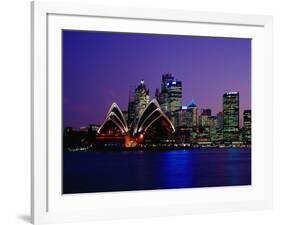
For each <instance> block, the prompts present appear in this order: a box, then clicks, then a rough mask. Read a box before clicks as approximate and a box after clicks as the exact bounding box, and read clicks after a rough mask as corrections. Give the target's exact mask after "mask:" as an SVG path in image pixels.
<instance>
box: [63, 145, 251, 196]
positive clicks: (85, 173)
mask: <svg viewBox="0 0 281 225" xmlns="http://www.w3.org/2000/svg"><path fill="white" fill-rule="evenodd" d="M237 185H251V149H250V148H229V149H227V148H218V149H215V148H204V149H192V150H169V151H119V152H101V151H96V152H94V151H84V152H83V151H79V152H67V151H65V152H64V153H63V193H64V194H70V193H91V192H111V191H133V190H154V189H171V188H199V187H216V186H237Z"/></svg>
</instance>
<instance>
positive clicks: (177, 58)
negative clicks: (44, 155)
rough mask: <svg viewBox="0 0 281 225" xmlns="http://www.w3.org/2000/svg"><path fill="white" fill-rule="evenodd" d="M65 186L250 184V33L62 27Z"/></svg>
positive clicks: (70, 190) (75, 189) (83, 189)
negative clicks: (193, 33)
mask: <svg viewBox="0 0 281 225" xmlns="http://www.w3.org/2000/svg"><path fill="white" fill-rule="evenodd" d="M62 45H63V49H62V62H63V71H62V85H63V91H62V99H63V112H62V119H63V124H62V133H63V134H62V137H63V146H62V148H63V149H62V154H63V166H62V175H63V181H62V183H63V190H62V192H63V194H74V193H94V192H114V191H137V190H158V189H177V188H203V187H220V186H239V185H251V39H248V38H228V37H205V36H188V35H167V34H146V33H122V32H102V31H78V30H63V31H62Z"/></svg>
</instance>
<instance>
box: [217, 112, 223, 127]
mask: <svg viewBox="0 0 281 225" xmlns="http://www.w3.org/2000/svg"><path fill="white" fill-rule="evenodd" d="M217 118H218V123H217V129H219V130H221V129H223V112H219V113H217Z"/></svg>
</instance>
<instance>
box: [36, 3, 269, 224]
mask: <svg viewBox="0 0 281 225" xmlns="http://www.w3.org/2000/svg"><path fill="white" fill-rule="evenodd" d="M120 20H122V21H123V22H122V23H119V22H120ZM104 21H106V22H104ZM108 21H109V22H108ZM116 21H118V24H119V25H117V23H116ZM135 22H136V23H138V24H137V25H138V26H135V25H136V24H135ZM114 23H116V24H114ZM148 23H149V26H146V24H148ZM150 24H151V25H150ZM156 24H157V25H159V24H161V26H165V27H167V31H166V33H167V32H168V33H175V34H177V33H178V32H181V31H180V30H182V26H189V32H191V34H193V35H194V34H196V35H200V34H201V35H206V34H208V35H214V36H225V35H226V36H231V37H244V36H245V37H251V38H253V40H254V48H253V52H252V54H253V55H252V56H253V62H252V66H253V74H254V76H253V81H252V88H253V90H252V98H253V100H252V108H253V109H256V110H254V111H255V113H254V115H253V133H254V135H253V147H252V148H253V149H254V150H255V149H256V151H255V152H256V153H255V154H253V158H252V160H253V165H252V171H253V179H254V180H253V185H252V186H251V187H226V188H224V187H223V188H203V189H200V188H199V189H196V190H194V189H181V190H169V191H166V190H161V191H138V192H134V191H133V192H130V193H127V192H122V193H120V192H117V193H109V194H102V193H101V194H99V193H97V194H77V195H70V196H67V197H66V196H62V194H61V193H60V190H61V189H60V188H61V186H60V180H61V171H58V170H60V167H61V153H60V151H56V150H57V148H58V147H60V146H61V145H60V144H61V140H59V139H60V138H61V136H60V134H61V131H60V130H59V129H56V126H57V124H59V125H60V124H61V123H60V122H61V121H60V118H57V116H56V115H58V114H57V113H60V111H61V108H60V106H59V105H60V104H61V99H60V97H59V95H60V91H61V89H60V87H61V81H60V78H59V75H60V71H61V67H60V65H59V64H60V60H61V59H60V53H61V52H60V51H61V50H60V43H59V38H60V36H59V35H60V32H59V31H60V30H61V29H67V28H69V27H71V28H74V29H92V27H93V26H95V27H99V26H101V27H100V29H109V30H117V31H118V30H122V29H123V30H126V29H131V30H134V31H135V32H137V31H138V30H141V29H144V27H146V28H145V29H151V31H155V32H157V30H155V29H154V28H155V26H156ZM171 24H172V26H171ZM161 26H160V27H161ZM114 27H115V28H114ZM158 32H159V33H161V30H159V31H158ZM272 42H273V40H272V17H271V16H259V15H240V14H227V13H210V12H190V11H184V10H166V9H150V8H131V7H108V6H102V5H91V4H78V3H62V2H44V1H35V2H32V49H31V52H32V65H31V67H32V125H31V127H32V150H31V152H32V154H31V155H32V157H31V162H32V173H31V179H32V180H31V182H32V198H31V214H32V216H31V218H32V222H33V223H34V224H42V223H53V222H56V223H58V222H71V221H88V220H105V219H115V218H116V219H117V218H135V217H153V216H165V215H185V214H189V213H205V212H225V211H237V210H255V209H269V208H272V205H273V100H272V99H273V65H272V64H273V63H272V62H273V44H272ZM56 99H57V100H56ZM265 104H266V107H265ZM265 110H266V113H265ZM265 143H266V144H265ZM58 174H60V175H58ZM192 196H193V197H192ZM198 196H201V197H200V198H199V197H198ZM187 199H189V201H190V202H189V201H187Z"/></svg>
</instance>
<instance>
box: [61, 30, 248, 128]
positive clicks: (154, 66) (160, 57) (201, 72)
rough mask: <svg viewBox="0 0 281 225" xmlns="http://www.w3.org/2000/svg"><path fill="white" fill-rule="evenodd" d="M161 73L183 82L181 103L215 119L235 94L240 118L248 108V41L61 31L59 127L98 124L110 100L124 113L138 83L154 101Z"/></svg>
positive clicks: (102, 118) (110, 102)
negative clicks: (203, 110)
mask: <svg viewBox="0 0 281 225" xmlns="http://www.w3.org/2000/svg"><path fill="white" fill-rule="evenodd" d="M164 73H172V74H173V75H174V77H175V78H176V79H177V80H180V81H182V82H183V98H182V100H183V105H187V104H188V103H189V102H190V101H191V99H192V98H194V99H195V101H196V102H197V105H198V107H199V108H211V109H212V114H213V115H215V114H216V113H217V112H219V111H222V96H223V94H224V93H225V92H228V91H239V93H240V118H242V113H243V110H245V109H250V108H251V40H250V39H241V38H213V37H198V36H176V35H157V34H130V33H112V32H95V31H89V32H87V31H70V30H69V31H68V30H65V31H63V123H64V124H63V125H64V126H72V127H74V128H79V127H81V126H87V125H89V124H94V123H97V124H100V123H102V122H103V120H104V118H105V116H106V113H107V111H108V109H109V107H110V105H111V104H112V102H116V103H117V104H118V105H119V106H120V108H121V109H122V110H127V107H128V99H129V90H130V88H132V87H134V86H136V85H137V84H138V83H139V81H140V80H141V79H144V80H145V84H146V85H147V87H148V88H149V90H150V98H151V99H153V98H154V94H155V89H156V88H160V83H161V76H162V74H164ZM240 123H241V122H240Z"/></svg>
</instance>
